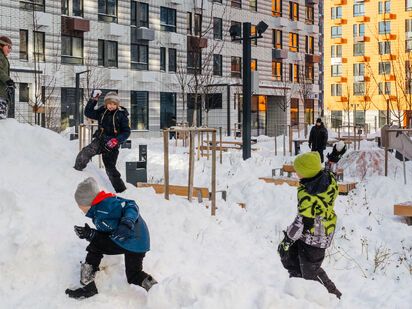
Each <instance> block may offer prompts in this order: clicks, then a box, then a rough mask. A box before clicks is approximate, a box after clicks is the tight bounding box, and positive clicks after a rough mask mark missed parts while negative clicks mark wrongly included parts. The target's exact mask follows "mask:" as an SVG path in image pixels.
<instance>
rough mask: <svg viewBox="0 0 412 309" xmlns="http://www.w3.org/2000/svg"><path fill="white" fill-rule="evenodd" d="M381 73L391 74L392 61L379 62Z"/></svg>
mask: <svg viewBox="0 0 412 309" xmlns="http://www.w3.org/2000/svg"><path fill="white" fill-rule="evenodd" d="M379 74H380V75H389V74H391V63H390V62H379Z"/></svg>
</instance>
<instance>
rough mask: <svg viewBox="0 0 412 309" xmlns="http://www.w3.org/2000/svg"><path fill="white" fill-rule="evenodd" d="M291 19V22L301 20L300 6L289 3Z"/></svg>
mask: <svg viewBox="0 0 412 309" xmlns="http://www.w3.org/2000/svg"><path fill="white" fill-rule="evenodd" d="M289 18H290V20H294V21H298V20H299V4H298V3H296V2H292V1H289Z"/></svg>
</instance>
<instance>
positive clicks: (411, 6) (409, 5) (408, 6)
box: [405, 0, 412, 11]
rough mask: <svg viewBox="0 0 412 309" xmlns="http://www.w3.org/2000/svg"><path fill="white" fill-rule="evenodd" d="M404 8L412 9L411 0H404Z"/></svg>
mask: <svg viewBox="0 0 412 309" xmlns="http://www.w3.org/2000/svg"><path fill="white" fill-rule="evenodd" d="M405 10H407V11H412V0H405Z"/></svg>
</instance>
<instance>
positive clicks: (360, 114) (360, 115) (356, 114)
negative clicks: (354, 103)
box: [353, 110, 366, 125]
mask: <svg viewBox="0 0 412 309" xmlns="http://www.w3.org/2000/svg"><path fill="white" fill-rule="evenodd" d="M365 113H366V111H363V110H360V111H359V110H358V111H357V110H354V111H353V119H354V123H355V125H364V124H365Z"/></svg>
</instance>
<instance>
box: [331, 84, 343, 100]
mask: <svg viewBox="0 0 412 309" xmlns="http://www.w3.org/2000/svg"><path fill="white" fill-rule="evenodd" d="M330 86H331V94H332V96H333V97H340V96H342V84H331V85H330Z"/></svg>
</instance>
